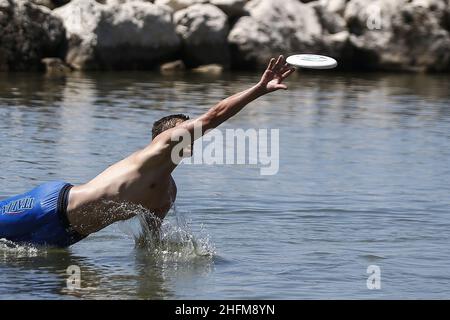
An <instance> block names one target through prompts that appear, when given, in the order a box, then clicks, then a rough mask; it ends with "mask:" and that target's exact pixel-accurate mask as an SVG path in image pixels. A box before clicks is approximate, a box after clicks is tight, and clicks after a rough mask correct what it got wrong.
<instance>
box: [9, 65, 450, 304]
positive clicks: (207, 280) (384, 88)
mask: <svg viewBox="0 0 450 320" xmlns="http://www.w3.org/2000/svg"><path fill="white" fill-rule="evenodd" d="M257 79H258V74H251V73H245V74H225V75H222V76H214V77H207V76H204V75H186V76H180V75H178V76H160V75H157V74H151V73H90V74H86V75H75V74H74V75H71V76H69V77H67V78H65V79H49V78H45V77H44V76H42V75H38V74H20V73H18V74H10V75H6V74H3V75H0V117H1V119H2V121H1V122H0V137H1V138H0V142H1V143H0V153H1V155H2V156H1V158H0V168H1V171H0V198H3V197H7V196H11V195H14V194H16V193H19V192H23V191H26V190H28V189H30V188H31V187H33V186H35V185H37V184H39V183H42V182H45V181H49V180H54V179H62V180H66V181H69V182H71V183H74V184H78V183H83V182H85V181H87V180H89V179H91V178H92V177H93V176H95V175H96V174H98V173H99V172H100V171H102V170H103V169H104V168H105V167H106V166H108V165H110V164H112V163H114V162H115V161H118V160H120V159H121V158H123V157H125V156H127V155H128V154H130V153H131V152H133V151H135V150H136V149H138V148H141V147H143V146H145V145H146V144H147V143H148V142H149V141H150V136H151V125H152V122H153V121H154V120H156V119H157V118H159V117H161V116H163V115H166V114H167V113H180V112H183V113H188V114H190V115H191V116H196V115H199V114H201V113H202V112H203V111H205V110H206V109H207V108H208V107H209V106H211V105H213V104H214V103H216V102H217V101H218V100H220V99H222V98H224V97H226V96H227V95H230V94H232V93H235V92H237V91H239V90H242V89H244V88H247V87H248V86H249V85H251V84H253V83H254V82H255V81H257ZM289 84H290V90H289V91H287V92H277V93H274V94H272V95H270V96H266V97H263V98H261V99H260V100H258V101H256V102H254V103H252V105H250V106H249V107H248V108H246V109H245V110H244V111H243V112H242V113H241V114H240V115H239V116H237V117H235V118H233V119H231V120H230V121H229V122H228V123H226V124H225V125H223V126H222V127H221V128H222V129H225V128H244V129H245V128H278V129H280V168H279V172H278V174H276V175H271V176H267V175H266V176H262V175H260V170H259V168H257V167H255V166H250V165H249V166H245V165H244V166H243V165H240V166H233V165H223V166H221V165H182V166H181V167H179V168H178V169H177V170H176V171H175V173H174V177H175V180H176V181H177V184H178V199H177V202H176V210H175V211H172V212H171V213H170V215H169V216H168V219H167V221H166V222H165V224H164V228H163V230H164V231H163V234H162V235H161V239H160V242H159V243H154V244H153V245H152V244H151V243H150V244H148V245H147V246H144V247H135V243H134V237H133V235H135V232H136V228H137V226H138V225H139V224H138V221H137V220H136V219H134V220H132V221H129V222H125V223H121V224H117V225H113V226H110V227H108V228H107V229H105V230H102V231H101V232H99V233H97V234H95V235H91V236H90V237H88V238H87V239H85V240H84V241H82V242H80V243H78V244H76V245H74V246H72V247H71V248H69V249H42V248H41V249H39V248H37V249H36V248H27V247H21V248H11V246H12V245H11V244H8V243H5V242H3V243H1V244H0V298H3V299H7V298H12V299H17V298H27V299H28V298H32V299H34V298H39V299H46V298H52V299H53V298H58V299H59V298H64V299H66V298H67V299H78V298H121V299H129V298H139V299H184V298H191V299H192V298H194V299H246V298H254V299H260V298H261V299H303V298H304V299H309V298H324V299H329V298H351V299H359V298H369V299H378V298H387V299H393V298H409V299H414V298H450V289H449V288H450V286H449V284H450V272H449V262H450V249H449V244H450V238H449V229H450V216H449V208H450V206H449V205H450V198H449V191H450V183H449V178H450V161H449V158H450V157H449V156H450V139H449V138H450V94H449V88H450V77H449V76H445V75H413V74H401V75H386V74H336V73H333V72H330V73H326V72H318V73H305V74H302V75H296V76H295V77H293V78H292V79H291V80H290V81H289ZM71 265H77V266H79V267H80V269H81V273H82V279H81V289H78V290H69V289H67V287H66V279H67V277H68V276H67V274H66V270H67V268H68V267H69V266H71ZM370 265H376V266H378V267H379V268H380V271H381V289H380V290H369V289H368V288H367V285H366V280H367V278H368V277H369V274H367V273H366V271H367V268H368V266H370Z"/></svg>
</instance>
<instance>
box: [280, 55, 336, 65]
mask: <svg viewBox="0 0 450 320" xmlns="http://www.w3.org/2000/svg"><path fill="white" fill-rule="evenodd" d="M286 62H287V63H289V64H290V65H293V66H296V67H300V68H308V69H332V68H334V67H336V66H337V61H336V60H334V59H333V58H330V57H327V56H321V55H318V54H294V55H293V56H289V57H288V58H287V59H286Z"/></svg>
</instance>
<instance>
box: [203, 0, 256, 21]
mask: <svg viewBox="0 0 450 320" xmlns="http://www.w3.org/2000/svg"><path fill="white" fill-rule="evenodd" d="M209 2H210V3H211V4H212V5H215V6H216V7H218V8H219V9H220V10H222V11H223V12H225V14H226V15H227V16H228V17H229V18H237V17H241V16H245V15H247V14H248V11H247V10H246V9H245V5H246V4H247V0H209Z"/></svg>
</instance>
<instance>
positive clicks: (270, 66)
mask: <svg viewBox="0 0 450 320" xmlns="http://www.w3.org/2000/svg"><path fill="white" fill-rule="evenodd" d="M274 66H275V58H272V59H270V62H269V66H268V67H267V70H273V67H274Z"/></svg>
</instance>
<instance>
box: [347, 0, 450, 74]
mask: <svg viewBox="0 0 450 320" xmlns="http://www.w3.org/2000/svg"><path fill="white" fill-rule="evenodd" d="M448 6H449V5H448V2H446V1H445V0H413V1H408V0H374V1H372V2H371V3H370V5H367V2H366V1H364V0H351V1H350V2H349V3H348V5H347V7H346V10H345V14H344V17H345V19H346V21H347V25H348V27H349V30H350V32H351V33H352V34H351V36H350V43H351V46H352V49H353V56H354V59H353V62H354V63H355V64H356V65H357V66H365V67H368V68H372V69H386V70H413V71H425V70H430V71H444V70H448V69H450V36H449V31H448V29H446V22H447V23H448V20H447V19H448V18H447V17H448V16H447V12H448V8H449V7H448Z"/></svg>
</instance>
